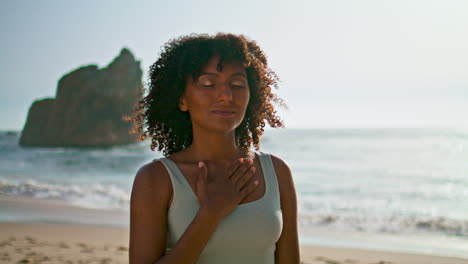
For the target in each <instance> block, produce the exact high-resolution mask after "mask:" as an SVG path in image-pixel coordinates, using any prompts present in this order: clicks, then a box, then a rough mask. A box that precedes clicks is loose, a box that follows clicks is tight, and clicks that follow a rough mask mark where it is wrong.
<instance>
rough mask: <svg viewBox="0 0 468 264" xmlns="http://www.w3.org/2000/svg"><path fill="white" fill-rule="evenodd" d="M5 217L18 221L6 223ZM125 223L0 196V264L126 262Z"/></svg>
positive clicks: (419, 257)
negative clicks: (28, 263)
mask: <svg viewBox="0 0 468 264" xmlns="http://www.w3.org/2000/svg"><path fill="white" fill-rule="evenodd" d="M8 214H13V215H14V216H16V217H17V218H16V219H14V218H13V217H11V218H10V219H9V218H8ZM18 218H21V219H18ZM128 223H129V219H128V212H125V211H123V210H107V209H106V210H102V209H89V208H83V207H78V206H74V205H70V204H67V203H66V202H64V201H56V200H41V199H35V198H28V197H19V196H9V195H1V194H0V263H1V262H2V261H6V260H7V258H9V259H8V261H7V262H6V263H17V262H18V261H21V260H24V259H25V258H26V259H27V258H30V260H31V261H32V260H34V259H36V260H37V261H38V263H41V262H40V260H41V259H42V260H44V261H45V260H46V259H49V260H52V259H57V260H59V261H60V262H66V261H65V260H71V261H73V262H77V261H79V260H81V261H83V262H84V263H86V261H88V262H89V263H128V236H129V230H128ZM312 234H315V236H316V239H315V240H316V241H318V240H319V239H317V237H318V238H320V236H323V237H325V238H326V237H327V236H333V235H331V234H327V233H320V232H313V233H311V235H312ZM300 242H301V257H302V258H301V259H302V261H303V262H304V263H306V264H323V263H336V264H361V263H367V264H369V263H372V264H374V263H381V264H390V263H392V264H396V263H398V264H405V263H408V264H410V263H411V264H413V263H421V264H427V263H434V264H439V263H440V264H461V263H465V264H466V263H468V258H465V257H464V256H463V257H459V256H440V254H433V252H430V253H419V252H418V253H413V252H401V251H398V250H397V251H395V250H387V249H375V250H374V249H367V248H361V247H348V246H343V247H342V246H335V245H328V244H327V245H322V244H320V245H319V244H317V242H314V243H310V241H307V240H306V241H304V240H302V239H301V240H300ZM305 242H308V243H305ZM33 257H34V259H33ZM59 258H62V259H61V260H60V259H59ZM13 260H14V261H13ZM327 261H328V262H327ZM333 261H334V262H333ZM32 262H33V263H34V261H32Z"/></svg>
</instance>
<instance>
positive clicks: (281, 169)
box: [270, 154, 292, 184]
mask: <svg viewBox="0 0 468 264" xmlns="http://www.w3.org/2000/svg"><path fill="white" fill-rule="evenodd" d="M270 156H271V161H272V162H273V167H274V168H275V172H276V174H277V175H276V176H277V177H278V181H280V182H283V181H287V182H289V181H292V175H291V169H290V168H289V166H288V164H286V162H285V161H284V160H282V159H281V158H279V157H277V156H275V155H272V154H270ZM280 184H281V183H280Z"/></svg>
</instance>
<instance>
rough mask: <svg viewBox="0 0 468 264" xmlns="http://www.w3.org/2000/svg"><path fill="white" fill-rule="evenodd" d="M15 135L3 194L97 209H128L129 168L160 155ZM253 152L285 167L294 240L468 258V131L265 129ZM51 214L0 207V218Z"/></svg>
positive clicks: (0, 169) (4, 167) (3, 164)
mask: <svg viewBox="0 0 468 264" xmlns="http://www.w3.org/2000/svg"><path fill="white" fill-rule="evenodd" d="M19 136H20V132H13V133H12V132H6V131H3V132H0V194H3V195H8V196H20V197H28V198H34V199H39V200H43V199H46V200H59V201H63V202H65V203H68V204H71V205H75V206H79V207H84V208H94V209H100V210H102V211H105V210H122V211H125V212H127V213H128V210H129V199H130V193H131V187H132V183H133V178H134V176H135V173H136V171H137V170H138V168H139V167H140V166H141V165H143V164H145V163H147V162H149V161H151V160H152V159H155V158H160V157H162V155H161V153H159V152H157V151H151V150H150V147H149V146H150V143H149V141H144V142H139V143H136V144H132V145H127V146H116V147H110V148H96V149H79V148H70V149H68V148H52V149H49V148H23V147H20V146H19V145H18V141H19ZM260 151H262V152H266V153H272V154H274V155H276V156H278V157H281V158H282V159H283V160H284V161H286V163H287V164H288V165H289V166H290V168H291V171H292V173H293V178H294V182H295V186H296V191H297V197H298V211H299V231H300V240H301V243H306V244H313V245H324V246H336V247H354V248H367V249H384V250H394V251H402V252H415V253H428V254H438V255H446V256H462V257H468V130H463V129H450V128H401V129H397V128H388V129H302V130H301V129H280V130H267V131H265V135H264V137H263V138H262V141H261V149H260ZM50 217H51V218H50V219H48V218H47V216H44V215H40V216H39V215H31V214H29V215H28V214H25V213H24V212H20V211H19V210H12V209H11V208H3V209H2V208H1V205H0V221H22V222H35V221H36V222H41V221H49V222H53V221H54V219H53V215H51V216H50ZM57 221H58V220H57ZM61 221H65V220H63V219H61ZM66 221H69V222H70V223H72V222H73V219H68V220H66ZM101 224H103V225H121V226H128V222H125V221H123V222H121V223H118V222H117V223H116V222H115V221H114V222H112V223H111V222H109V221H107V222H106V221H105V220H103V221H102V223H101Z"/></svg>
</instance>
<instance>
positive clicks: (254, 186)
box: [240, 180, 258, 200]
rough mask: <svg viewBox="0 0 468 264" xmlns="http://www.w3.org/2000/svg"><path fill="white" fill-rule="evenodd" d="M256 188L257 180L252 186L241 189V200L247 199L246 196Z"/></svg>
mask: <svg viewBox="0 0 468 264" xmlns="http://www.w3.org/2000/svg"><path fill="white" fill-rule="evenodd" d="M257 187H258V180H256V181H254V182H252V184H249V185H247V186H245V187H244V189H242V190H241V192H240V195H241V200H242V199H244V198H245V197H247V195H249V194H250V193H251V192H252V191H253V190H255V188H257Z"/></svg>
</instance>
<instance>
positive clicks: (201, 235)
mask: <svg viewBox="0 0 468 264" xmlns="http://www.w3.org/2000/svg"><path fill="white" fill-rule="evenodd" d="M220 221H221V219H220V218H219V217H214V216H213V214H211V213H210V212H209V211H208V210H207V209H204V208H201V209H200V211H198V214H197V215H196V216H195V218H194V219H193V221H192V223H191V224H190V225H189V226H188V227H187V229H186V230H185V232H184V234H183V235H182V236H181V237H180V239H179V240H178V241H177V243H176V244H175V246H174V247H173V248H172V249H171V250H170V251H169V253H168V254H167V255H165V256H163V257H162V258H160V259H159V260H158V261H157V262H155V264H171V263H195V262H196V261H197V259H198V257H199V256H200V254H201V253H202V252H203V249H205V246H206V244H207V243H208V241H209V240H210V238H211V236H212V235H213V232H214V231H215V230H216V227H217V226H218V224H219V222H220Z"/></svg>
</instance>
